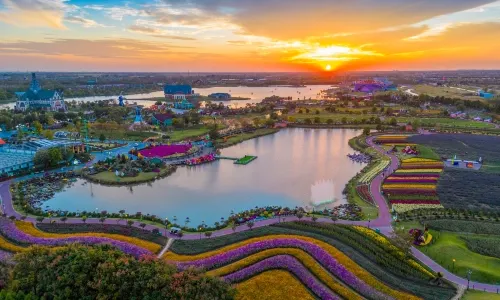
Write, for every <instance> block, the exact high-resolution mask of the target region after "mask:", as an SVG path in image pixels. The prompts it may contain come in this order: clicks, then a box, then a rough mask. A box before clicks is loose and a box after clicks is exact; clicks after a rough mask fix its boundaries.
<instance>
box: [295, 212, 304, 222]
mask: <svg viewBox="0 0 500 300" xmlns="http://www.w3.org/2000/svg"><path fill="white" fill-rule="evenodd" d="M295 216H296V217H297V219H299V220H301V219H302V218H303V217H304V213H302V212H301V211H299V212H298V213H296V214H295Z"/></svg>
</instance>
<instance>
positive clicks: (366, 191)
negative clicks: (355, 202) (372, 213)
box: [356, 184, 374, 203]
mask: <svg viewBox="0 0 500 300" xmlns="http://www.w3.org/2000/svg"><path fill="white" fill-rule="evenodd" d="M356 191H357V192H358V195H359V196H360V197H361V198H363V200H365V201H367V202H370V203H374V202H373V198H372V194H371V193H370V187H369V186H368V185H367V184H364V185H358V186H357V187H356Z"/></svg>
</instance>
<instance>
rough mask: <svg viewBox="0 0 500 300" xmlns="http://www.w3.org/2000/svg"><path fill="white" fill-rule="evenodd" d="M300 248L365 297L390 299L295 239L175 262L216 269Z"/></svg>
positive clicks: (326, 255)
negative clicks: (255, 256) (257, 255)
mask: <svg viewBox="0 0 500 300" xmlns="http://www.w3.org/2000/svg"><path fill="white" fill-rule="evenodd" d="M287 247H288V248H298V249H301V250H303V251H305V252H307V253H308V254H309V255H311V256H312V257H314V258H315V259H316V260H317V261H318V262H319V263H320V264H321V265H322V266H323V267H324V268H325V269H326V270H327V271H329V272H330V273H332V274H333V275H335V276H336V277H337V278H339V279H340V280H342V281H343V282H344V283H345V284H347V285H348V286H350V287H351V288H353V289H354V290H356V291H357V292H359V293H361V294H362V295H364V296H365V297H369V298H371V299H389V298H390V297H389V296H387V295H385V294H383V293H382V292H380V291H378V290H376V289H375V288H373V287H372V286H370V285H368V284H366V283H365V282H364V281H362V280H360V279H359V278H358V277H356V276H355V275H354V274H353V273H351V272H350V271H349V270H348V269H347V268H345V267H344V266H343V265H342V264H340V263H339V262H338V261H337V260H336V259H335V258H334V257H332V256H331V255H330V254H329V253H328V252H327V251H325V250H324V249H323V248H321V247H319V246H317V245H315V244H313V243H310V242H306V241H303V240H300V239H294V238H277V239H272V240H263V241H258V242H254V243H251V244H247V245H244V246H242V247H240V248H236V249H233V250H228V251H226V252H223V253H220V254H216V255H213V256H210V257H206V258H201V259H198V260H192V261H183V262H175V261H174V262H173V263H176V264H177V266H178V267H179V268H180V269H187V268H189V267H196V268H204V269H209V270H210V269H215V268H219V267H221V266H224V265H227V264H229V263H231V262H234V261H236V260H239V259H242V258H244V257H247V256H249V255H251V254H254V253H257V252H260V251H262V250H266V249H272V248H287Z"/></svg>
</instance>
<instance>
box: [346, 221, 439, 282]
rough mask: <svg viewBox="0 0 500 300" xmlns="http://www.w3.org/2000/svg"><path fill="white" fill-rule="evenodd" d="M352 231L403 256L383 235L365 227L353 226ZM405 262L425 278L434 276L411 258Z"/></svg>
mask: <svg viewBox="0 0 500 300" xmlns="http://www.w3.org/2000/svg"><path fill="white" fill-rule="evenodd" d="M353 228H354V229H356V230H357V231H359V232H360V233H362V234H364V235H366V236H368V237H369V238H372V239H374V240H376V241H377V242H380V243H382V244H385V245H388V246H389V249H391V250H396V251H397V253H398V255H399V256H400V257H403V256H404V254H403V252H402V251H401V250H400V249H398V248H397V247H396V246H394V245H393V244H391V242H390V241H389V240H388V239H387V238H386V237H385V236H383V235H380V234H378V233H376V232H375V231H373V230H371V229H368V228H366V227H362V226H353ZM407 262H408V263H409V264H410V265H411V266H412V267H413V268H414V269H416V270H418V271H420V272H422V273H424V274H426V275H427V276H429V277H432V278H434V277H435V276H434V275H433V274H432V273H431V272H429V271H428V270H427V269H426V268H424V267H423V266H422V265H420V264H419V263H417V262H416V261H415V260H414V259H412V258H409V259H408V260H407Z"/></svg>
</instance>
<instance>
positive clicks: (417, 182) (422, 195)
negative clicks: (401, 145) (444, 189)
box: [382, 158, 443, 213]
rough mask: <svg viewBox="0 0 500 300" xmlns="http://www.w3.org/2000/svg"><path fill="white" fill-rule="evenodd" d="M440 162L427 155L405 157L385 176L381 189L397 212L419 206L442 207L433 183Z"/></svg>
mask: <svg viewBox="0 0 500 300" xmlns="http://www.w3.org/2000/svg"><path fill="white" fill-rule="evenodd" d="M442 171H443V163H442V162H440V161H436V160H432V159H427V158H408V159H405V160H403V161H401V166H400V168H399V169H397V170H396V171H395V172H394V173H393V174H392V175H391V176H389V177H387V178H386V180H385V181H384V183H383V185H382V190H383V191H384V194H385V195H386V197H387V198H388V200H389V202H390V204H391V206H392V209H393V210H394V211H396V212H398V213H403V212H408V211H411V210H414V209H420V208H428V209H432V208H443V206H442V205H441V202H439V198H438V197H437V192H436V189H437V183H438V180H439V177H440V175H441V173H442Z"/></svg>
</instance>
